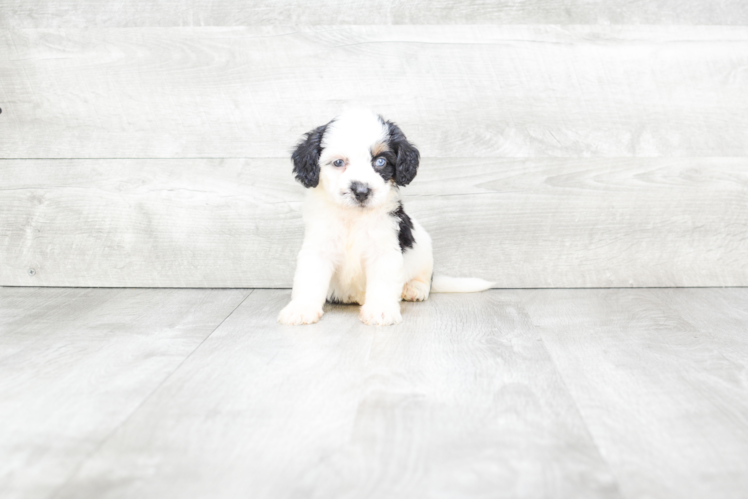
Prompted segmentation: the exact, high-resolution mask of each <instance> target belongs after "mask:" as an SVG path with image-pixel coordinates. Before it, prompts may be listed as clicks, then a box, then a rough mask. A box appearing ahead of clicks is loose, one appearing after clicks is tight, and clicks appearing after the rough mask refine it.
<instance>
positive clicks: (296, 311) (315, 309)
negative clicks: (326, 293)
mask: <svg viewBox="0 0 748 500" xmlns="http://www.w3.org/2000/svg"><path fill="white" fill-rule="evenodd" d="M322 314H323V312H322V308H321V307H320V306H318V305H314V304H304V303H300V302H293V301H291V302H289V304H288V305H287V306H286V307H284V308H283V310H282V311H281V312H280V314H278V323H282V324H284V325H311V324H312V323H316V322H317V321H319V319H320V318H321V317H322Z"/></svg>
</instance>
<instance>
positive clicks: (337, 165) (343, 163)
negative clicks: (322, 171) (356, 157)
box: [332, 159, 345, 167]
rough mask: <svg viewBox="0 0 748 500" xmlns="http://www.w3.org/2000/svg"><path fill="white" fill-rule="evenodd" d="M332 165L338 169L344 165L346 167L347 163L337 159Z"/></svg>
mask: <svg viewBox="0 0 748 500" xmlns="http://www.w3.org/2000/svg"><path fill="white" fill-rule="evenodd" d="M332 164H333V165H335V166H336V167H342V166H343V165H345V162H344V161H343V160H341V159H337V160H335V161H334V162H332Z"/></svg>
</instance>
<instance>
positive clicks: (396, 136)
mask: <svg viewBox="0 0 748 500" xmlns="http://www.w3.org/2000/svg"><path fill="white" fill-rule="evenodd" d="M291 157H292V159H293V165H294V166H293V173H294V175H295V176H296V179H297V180H298V181H300V182H301V183H302V184H303V185H304V186H305V187H306V188H308V189H309V191H308V194H307V199H306V201H305V204H304V208H303V218H304V224H305V232H304V243H303V245H302V247H301V251H300V252H299V256H298V261H297V267H296V275H295V276H294V282H293V292H292V294H291V302H290V303H289V304H288V305H287V306H286V307H285V308H283V310H282V311H281V312H280V315H279V316H278V321H279V322H280V323H283V324H286V325H301V324H311V323H316V322H317V321H319V319H320V318H321V317H322V314H323V310H322V307H323V305H324V303H325V300H327V301H329V302H332V303H343V304H360V305H361V309H360V314H359V318H360V319H361V321H363V322H364V323H366V324H367V325H394V324H397V323H400V322H401V321H402V316H401V315H400V300H401V299H402V300H409V301H420V300H426V299H428V297H429V293H430V292H431V291H443V292H447V291H451V292H476V291H481V290H485V289H487V288H490V287H491V285H492V283H489V282H487V281H484V280H481V279H476V278H449V277H446V276H441V277H440V276H437V277H434V276H433V267H434V259H433V254H432V250H431V238H430V237H429V235H428V233H427V232H426V231H425V230H424V229H423V227H421V225H420V224H419V223H418V222H417V221H416V220H415V219H413V218H411V217H409V216H408V214H406V213H405V210H404V208H403V203H402V199H401V196H400V187H403V186H407V185H408V184H409V183H410V182H411V181H412V180H413V179H414V178H415V176H416V173H417V171H418V163H419V159H420V154H419V152H418V149H416V148H415V146H413V144H411V143H410V142H409V141H408V139H407V138H406V137H405V134H403V132H402V131H401V130H400V128H399V127H398V126H397V125H395V124H394V123H392V122H390V121H386V120H384V119H383V118H382V117H381V116H378V115H376V114H374V113H372V112H370V111H363V110H355V111H348V112H345V113H343V114H342V115H340V116H339V117H337V118H335V119H334V120H332V121H331V122H329V123H328V124H326V125H322V126H321V127H317V128H316V129H314V130H312V131H311V132H309V133H307V134H306V135H305V137H304V138H303V139H302V141H301V142H300V143H299V144H298V146H297V147H296V149H295V151H294V152H293V154H292V156H291ZM432 278H433V280H432ZM432 281H433V282H432Z"/></svg>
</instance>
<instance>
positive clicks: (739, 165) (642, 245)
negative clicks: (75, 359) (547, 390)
mask: <svg viewBox="0 0 748 500" xmlns="http://www.w3.org/2000/svg"><path fill="white" fill-rule="evenodd" d="M746 161H747V160H746V159H745V158H690V159H686V158H684V159H679V158H675V159H673V158H671V159H665V158H648V159H645V158H638V159H589V158H588V159H521V160H509V159H502V160H497V159H493V160H489V159H434V158H424V159H423V161H422V165H421V169H420V171H419V175H418V177H417V178H416V180H415V181H414V182H413V183H412V184H411V185H410V186H408V187H407V188H406V189H404V196H405V207H406V209H407V211H408V213H409V214H411V215H413V216H414V217H416V218H417V219H418V220H419V221H420V222H421V223H422V224H423V225H424V226H425V227H426V229H427V230H428V231H429V232H430V233H431V235H432V238H433V240H434V248H435V256H436V271H437V272H439V273H445V274H452V275H465V276H480V277H484V278H486V279H490V280H493V281H496V282H497V284H498V286H500V287H504V288H507V287H509V288H535V287H599V286H607V287H610V286H624V287H629V286H745V285H748V237H747V233H746V232H747V231H748V226H746V221H748V203H746V192H748V163H746ZM290 169H291V165H290V161H289V160H288V159H246V160H243V159H227V160H203V159H200V160H197V159H193V160H8V161H0V173H1V174H2V176H3V179H4V186H3V189H2V190H0V206H3V207H4V212H3V214H2V216H3V219H4V221H5V224H4V225H3V226H2V227H0V231H2V232H1V233H0V253H1V254H2V255H3V256H4V260H3V261H2V263H0V284H5V285H40V286H55V285H57V286H59V285H67V286H170V287H290V286H291V283H292V277H293V271H294V266H295V258H296V253H297V252H298V249H299V248H300V245H301V239H302V235H303V227H302V223H301V214H300V210H301V202H302V200H303V195H304V189H303V188H302V187H301V186H300V185H299V184H297V183H295V182H294V180H293V178H292V176H291V173H290ZM29 269H34V270H35V273H36V274H35V275H34V276H30V275H29V273H28V270H29Z"/></svg>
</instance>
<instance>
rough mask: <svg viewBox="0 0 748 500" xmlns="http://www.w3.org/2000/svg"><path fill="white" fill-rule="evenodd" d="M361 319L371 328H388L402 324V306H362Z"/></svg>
mask: <svg viewBox="0 0 748 500" xmlns="http://www.w3.org/2000/svg"><path fill="white" fill-rule="evenodd" d="M358 317H359V319H360V320H361V321H363V322H364V323H366V324H367V325H370V326H388V325H396V324H398V323H400V322H402V320H403V317H402V316H401V315H400V304H395V305H394V306H387V307H382V306H373V305H370V306H367V305H366V304H364V305H363V306H361V312H360V313H359V315H358Z"/></svg>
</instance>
